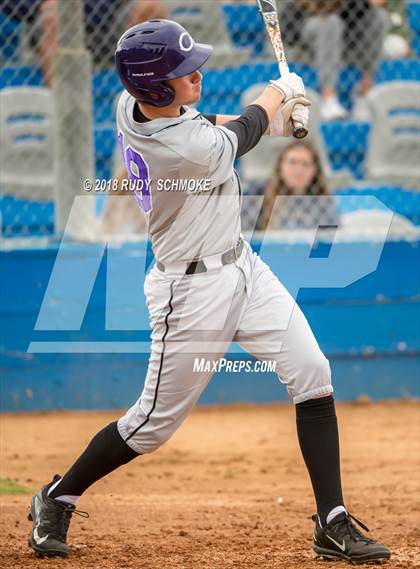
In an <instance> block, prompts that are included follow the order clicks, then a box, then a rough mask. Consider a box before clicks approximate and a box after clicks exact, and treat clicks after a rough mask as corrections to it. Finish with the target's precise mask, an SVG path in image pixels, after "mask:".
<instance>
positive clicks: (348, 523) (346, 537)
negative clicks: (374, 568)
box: [312, 512, 391, 565]
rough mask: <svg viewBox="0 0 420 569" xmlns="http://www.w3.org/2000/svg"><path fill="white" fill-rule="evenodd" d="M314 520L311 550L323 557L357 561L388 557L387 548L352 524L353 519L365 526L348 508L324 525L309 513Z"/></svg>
mask: <svg viewBox="0 0 420 569" xmlns="http://www.w3.org/2000/svg"><path fill="white" fill-rule="evenodd" d="M312 520H313V521H314V522H315V530H314V545H313V550H314V551H315V553H316V556H317V557H321V558H324V559H334V560H337V559H345V560H346V561H348V562H350V563H353V564H355V565H356V564H358V563H369V562H371V563H381V562H383V561H386V560H387V559H389V558H390V556H391V552H390V551H389V549H388V548H387V547H385V545H382V544H381V543H378V542H377V541H374V540H373V539H369V538H368V537H366V536H365V535H363V534H362V532H360V531H359V530H358V528H357V527H356V526H355V525H354V524H353V522H352V520H354V521H355V522H356V523H357V524H358V525H359V526H361V527H362V528H363V529H365V530H366V531H369V529H368V528H367V527H366V526H365V525H364V524H362V523H361V522H359V520H357V519H356V518H355V517H354V516H352V515H351V514H349V513H348V512H347V513H345V512H343V513H341V514H338V515H337V516H335V518H334V519H333V520H331V522H330V523H329V524H327V525H326V526H325V527H321V525H320V523H319V517H318V516H317V515H315V516H312Z"/></svg>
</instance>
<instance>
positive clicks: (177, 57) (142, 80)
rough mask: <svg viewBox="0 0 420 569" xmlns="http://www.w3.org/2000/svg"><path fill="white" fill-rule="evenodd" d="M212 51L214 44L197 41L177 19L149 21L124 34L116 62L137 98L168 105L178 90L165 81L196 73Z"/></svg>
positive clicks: (127, 86)
mask: <svg viewBox="0 0 420 569" xmlns="http://www.w3.org/2000/svg"><path fill="white" fill-rule="evenodd" d="M212 51H213V48H212V46H211V45H207V44H201V43H195V42H194V40H193V39H192V37H191V36H190V34H189V33H188V32H187V31H186V30H185V28H183V27H182V26H181V25H179V24H177V23H176V22H172V21H170V20H148V21H147V22H143V23H141V24H138V25H136V26H133V27H132V28H130V29H129V30H127V31H126V32H125V33H124V34H123V35H122V36H121V38H120V39H119V41H118V44H117V49H116V51H115V64H116V67H117V71H118V74H119V76H120V79H121V82H122V84H123V85H124V87H125V88H126V89H127V91H128V92H129V93H130V94H131V95H132V96H133V97H135V98H136V99H137V100H139V101H142V102H144V103H149V104H150V105H155V106H156V107H164V106H165V105H170V104H171V103H172V101H173V100H174V98H175V92H174V90H173V89H172V88H171V87H170V86H169V85H167V84H166V83H165V81H167V80H168V79H176V78H177V77H182V76H183V75H188V74H189V73H192V72H193V71H195V70H196V69H198V68H199V67H201V66H202V65H203V63H205V62H206V61H207V59H208V58H209V57H210V54H211V52H212ZM153 95H154V97H153ZM156 95H157V96H158V97H156Z"/></svg>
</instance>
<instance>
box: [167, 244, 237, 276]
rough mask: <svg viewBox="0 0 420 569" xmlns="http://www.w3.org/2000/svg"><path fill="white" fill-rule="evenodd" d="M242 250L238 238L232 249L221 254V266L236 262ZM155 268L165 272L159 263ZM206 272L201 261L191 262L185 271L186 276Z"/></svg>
mask: <svg viewBox="0 0 420 569" xmlns="http://www.w3.org/2000/svg"><path fill="white" fill-rule="evenodd" d="M243 248H244V240H243V239H242V238H240V239H239V240H238V242H237V244H236V245H235V247H232V249H229V250H228V251H225V252H224V253H222V255H221V256H220V257H221V261H222V265H230V264H231V263H233V262H234V261H236V259H238V258H239V257H240V256H241V254H242V251H243ZM156 266H157V268H158V269H159V270H160V271H162V272H165V265H164V264H163V263H161V262H160V261H156ZM206 272H207V267H206V264H205V262H204V261H203V260H198V261H191V263H188V264H187V268H186V270H185V274H186V275H196V274H197V273H206Z"/></svg>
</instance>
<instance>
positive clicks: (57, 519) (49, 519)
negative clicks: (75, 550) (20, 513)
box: [28, 475, 89, 557]
mask: <svg viewBox="0 0 420 569" xmlns="http://www.w3.org/2000/svg"><path fill="white" fill-rule="evenodd" d="M59 479H60V477H59V476H58V475H55V476H54V479H53V480H52V482H50V483H49V484H47V485H46V486H44V487H43V488H42V489H41V490H40V491H39V492H38V494H35V496H34V497H33V498H32V500H31V505H30V507H29V513H28V520H29V521H31V522H33V526H32V531H31V534H30V536H29V546H30V547H32V549H33V550H34V551H36V553H37V554H38V555H41V556H46V557H67V556H68V555H69V553H70V548H69V546H68V545H67V532H68V529H69V526H70V520H71V517H72V515H73V514H78V515H80V516H82V517H85V518H88V517H89V514H88V513H87V512H80V511H78V510H76V508H75V506H73V504H67V503H65V502H60V501H59V500H54V499H53V498H50V497H49V496H48V490H49V488H50V487H51V486H52V485H53V484H54V483H55V482H57V481H58V480H59Z"/></svg>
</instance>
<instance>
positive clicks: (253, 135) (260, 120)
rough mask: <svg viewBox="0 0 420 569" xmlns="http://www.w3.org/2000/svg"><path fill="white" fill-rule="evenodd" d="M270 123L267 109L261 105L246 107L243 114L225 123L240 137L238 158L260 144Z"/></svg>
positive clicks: (226, 126) (225, 125)
mask: <svg viewBox="0 0 420 569" xmlns="http://www.w3.org/2000/svg"><path fill="white" fill-rule="evenodd" d="M268 124H269V120H268V115H267V112H266V111H265V109H263V108H262V107H260V105H249V106H248V107H245V109H244V112H243V113H242V114H241V116H239V117H238V118H236V119H233V120H231V121H228V122H226V123H225V124H224V125H223V126H224V127H225V128H228V129H229V130H231V131H233V132H234V133H235V134H236V136H237V137H238V149H237V151H236V158H240V157H241V156H243V155H244V154H246V153H247V152H249V151H250V150H252V149H253V148H254V146H256V144H258V142H259V141H260V138H261V137H262V136H263V134H264V133H265V131H266V130H267V128H268Z"/></svg>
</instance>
